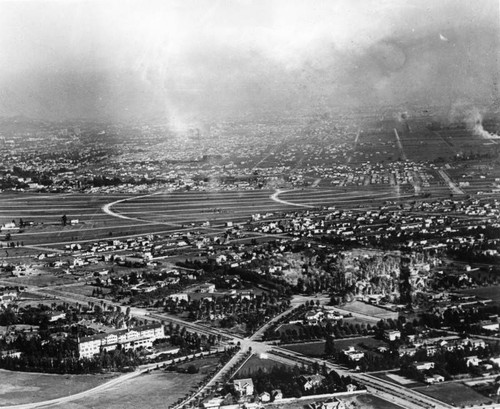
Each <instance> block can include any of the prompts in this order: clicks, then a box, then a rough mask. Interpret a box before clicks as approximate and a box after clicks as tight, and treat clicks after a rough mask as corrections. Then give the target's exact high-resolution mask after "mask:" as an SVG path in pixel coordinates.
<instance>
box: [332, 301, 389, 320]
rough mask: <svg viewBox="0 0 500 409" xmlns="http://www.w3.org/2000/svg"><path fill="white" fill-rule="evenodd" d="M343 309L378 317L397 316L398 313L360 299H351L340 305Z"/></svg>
mask: <svg viewBox="0 0 500 409" xmlns="http://www.w3.org/2000/svg"><path fill="white" fill-rule="evenodd" d="M342 309H343V310H346V311H350V312H355V313H359V314H366V315H370V316H373V317H377V318H380V319H383V318H384V319H387V318H397V316H398V313H397V312H393V311H388V310H385V309H383V308H380V307H377V306H375V305H371V304H367V303H364V302H361V301H353V302H351V303H348V304H345V305H343V306H342Z"/></svg>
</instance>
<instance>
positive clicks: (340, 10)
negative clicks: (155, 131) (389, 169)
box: [0, 0, 500, 123]
mask: <svg viewBox="0 0 500 409" xmlns="http://www.w3.org/2000/svg"><path fill="white" fill-rule="evenodd" d="M0 9H1V14H0V27H1V28H0V52H1V55H2V62H1V65H0V96H1V98H0V113H2V114H4V115H19V114H22V115H26V116H29V117H37V118H45V119H64V118H99V119H109V120H113V119H117V120H122V119H130V118H141V117H146V118H148V117H167V118H171V120H172V121H173V122H174V123H175V121H183V120H184V119H183V118H186V117H197V116H200V115H201V116H203V117H211V116H216V117H224V116H231V115H241V114H242V113H262V112H266V111H274V112H288V111H290V112H294V111H304V110H305V111H309V112H315V111H317V112H321V111H328V109H329V108H331V107H334V106H338V105H343V106H346V105H349V106H359V105H370V104H386V103H391V104H401V105H402V106H404V104H405V103H408V102H415V101H418V102H424V103H439V104H447V105H449V106H450V107H451V106H452V105H453V104H457V103H459V104H460V103H461V104H464V103H470V104H472V105H474V104H475V103H478V102H479V103H481V105H484V104H488V103H490V102H491V101H493V100H494V99H495V98H497V97H498V85H497V84H498V73H499V72H500V70H499V62H498V49H499V46H498V45H499V41H500V40H499V38H500V32H499V24H498V21H499V6H498V2H497V1H492V0H481V1H479V2H470V1H464V0H459V1H456V0H453V1H452V0H445V1H439V2H435V1H430V0H424V1H418V2H410V1H395V0H383V1H371V0H365V1H359V0H358V1H347V0H338V1H323V0H322V1H315V2H314V3H312V4H311V2H308V1H300V0H292V1H284V0H283V1H281V0H275V1H262V0H257V1H243V0H242V1H224V0H222V1H212V0H210V1H208V0H190V1H167V2H163V1H140V2H139V1H69V2H63V1H12V2H9V1H3V2H1V3H0Z"/></svg>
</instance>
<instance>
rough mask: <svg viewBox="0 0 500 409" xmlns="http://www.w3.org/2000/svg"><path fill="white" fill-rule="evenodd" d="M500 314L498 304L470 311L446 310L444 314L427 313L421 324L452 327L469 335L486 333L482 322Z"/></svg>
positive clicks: (434, 326) (423, 316)
mask: <svg viewBox="0 0 500 409" xmlns="http://www.w3.org/2000/svg"><path fill="white" fill-rule="evenodd" d="M499 314H500V306H498V305H496V304H488V305H480V304H477V305H475V306H474V308H468V309H463V310H462V309H451V308H450V309H446V310H445V311H444V312H443V314H434V313H432V312H427V313H423V314H421V317H420V323H421V324H423V325H427V326H429V327H431V328H441V327H443V326H444V327H450V328H451V329H453V330H454V331H457V332H461V333H469V334H482V333H484V330H483V328H482V327H481V321H483V320H486V321H487V320H489V317H491V316H494V315H499Z"/></svg>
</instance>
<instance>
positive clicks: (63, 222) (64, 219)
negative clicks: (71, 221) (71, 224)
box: [61, 214, 68, 226]
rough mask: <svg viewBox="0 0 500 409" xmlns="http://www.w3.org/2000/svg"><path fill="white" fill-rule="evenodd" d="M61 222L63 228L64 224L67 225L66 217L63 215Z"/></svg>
mask: <svg viewBox="0 0 500 409" xmlns="http://www.w3.org/2000/svg"><path fill="white" fill-rule="evenodd" d="M61 222H62V225H63V226H66V224H67V223H68V217H67V216H66V215H65V214H63V216H62V217H61Z"/></svg>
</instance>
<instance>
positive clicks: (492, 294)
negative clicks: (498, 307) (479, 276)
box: [460, 285, 500, 303]
mask: <svg viewBox="0 0 500 409" xmlns="http://www.w3.org/2000/svg"><path fill="white" fill-rule="evenodd" d="M460 292H461V293H463V294H468V295H476V296H478V297H481V298H486V299H490V300H493V301H495V302H496V303H499V302H500V286H498V285H495V286H488V287H477V288H469V289H467V290H463V291H460Z"/></svg>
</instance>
